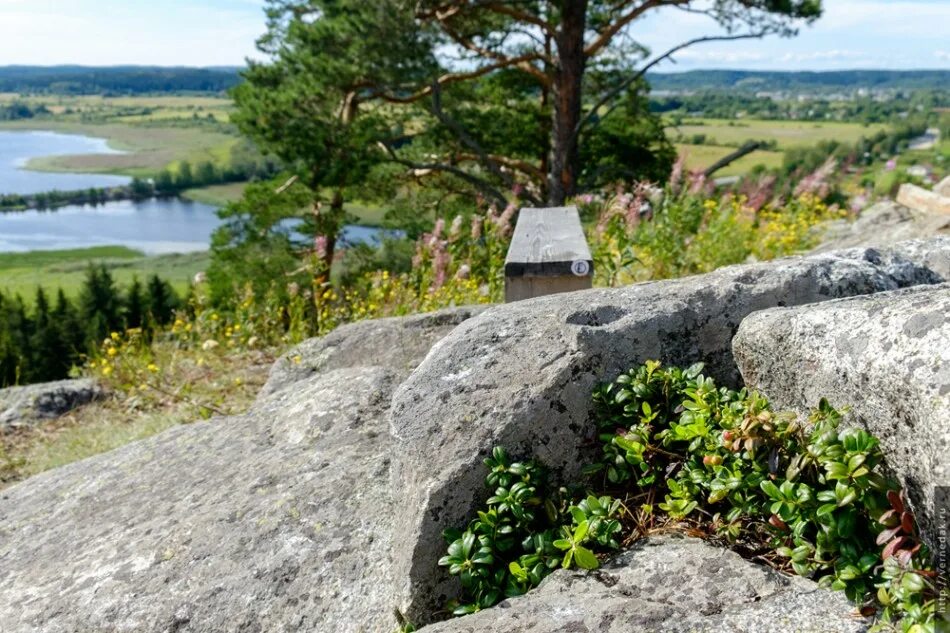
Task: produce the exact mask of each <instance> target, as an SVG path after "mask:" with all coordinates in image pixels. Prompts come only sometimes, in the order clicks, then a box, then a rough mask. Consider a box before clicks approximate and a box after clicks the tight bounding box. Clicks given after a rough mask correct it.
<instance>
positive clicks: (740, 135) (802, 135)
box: [666, 119, 887, 150]
mask: <svg viewBox="0 0 950 633" xmlns="http://www.w3.org/2000/svg"><path fill="white" fill-rule="evenodd" d="M886 129H887V126H886V125H884V124H874V125H862V124H860V123H843V122H840V121H820V122H816V121H767V120H757V119H738V120H733V119H686V120H684V121H683V122H682V123H681V124H680V125H670V126H669V127H667V128H666V131H667V134H668V135H669V136H670V137H671V138H677V137H678V136H680V135H682V137H683V138H684V139H686V140H688V139H690V138H691V137H693V136H695V135H698V134H704V135H705V136H706V140H705V143H706V144H709V145H726V146H734V147H738V146H740V145H742V144H743V143H745V142H746V141H749V140H757V141H775V143H776V147H777V148H778V149H779V150H784V149H789V148H792V147H803V146H810V145H815V144H816V143H819V142H821V141H832V140H834V141H839V142H843V143H854V142H855V141H857V140H858V139H860V138H861V137H862V136H863V137H868V136H871V135H872V134H874V133H876V132H879V131H881V130H886Z"/></svg>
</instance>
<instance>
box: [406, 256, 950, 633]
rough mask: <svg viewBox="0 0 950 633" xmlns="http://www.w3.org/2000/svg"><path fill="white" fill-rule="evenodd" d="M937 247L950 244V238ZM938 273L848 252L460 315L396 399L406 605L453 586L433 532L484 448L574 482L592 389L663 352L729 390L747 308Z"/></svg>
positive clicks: (421, 618)
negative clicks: (499, 449)
mask: <svg viewBox="0 0 950 633" xmlns="http://www.w3.org/2000/svg"><path fill="white" fill-rule="evenodd" d="M934 248H940V249H948V250H950V242H941V243H939V244H937V245H935V246H934ZM918 254H919V253H918ZM935 281H939V276H937V275H936V274H934V273H933V271H931V270H929V269H928V268H926V267H924V266H921V265H918V264H915V263H913V262H911V261H910V260H908V259H907V258H905V257H903V256H902V255H901V254H900V253H899V252H898V251H885V252H878V251H874V250H853V251H846V252H842V253H835V254H825V255H818V256H812V257H807V258H802V257H796V258H788V259H784V260H780V261H775V262H771V263H767V264H755V265H745V266H734V267H729V268H725V269H721V270H719V271H717V272H714V273H711V274H708V275H702V276H696V277H691V278H686V279H680V280H675V281H664V282H656V283H645V284H638V285H634V286H629V287H626V288H620V289H598V290H590V291H582V292H574V293H568V294H562V295H553V296H549V297H541V298H538V299H533V300H529V301H521V302H517V303H512V304H507V305H504V306H498V307H495V308H491V309H489V310H487V311H486V312H483V313H482V314H481V315H479V316H477V317H475V318H472V319H469V320H467V321H465V322H463V323H462V324H461V325H459V326H458V327H457V328H456V329H455V330H454V331H453V332H452V333H451V334H450V335H449V336H447V337H446V338H445V339H443V340H442V341H441V342H440V343H439V344H438V345H437V346H435V347H434V348H433V350H432V352H431V353H430V354H429V355H428V356H427V357H426V359H425V361H423V362H422V364H421V365H420V366H419V367H418V368H417V369H416V371H415V372H413V374H412V375H411V376H410V377H409V379H408V380H407V381H406V382H405V383H403V384H402V385H401V386H400V387H399V389H398V390H397V392H396V394H395V396H394V398H393V406H392V410H391V428H392V433H393V435H394V437H395V440H396V445H395V447H394V450H393V455H394V458H395V467H394V471H393V472H394V489H395V490H398V491H399V492H400V494H401V495H402V497H401V499H400V501H399V503H398V504H397V527H396V529H397V530H398V531H399V533H400V534H401V538H402V539H403V542H404V546H403V547H401V548H399V549H398V550H397V551H396V552H395V557H396V558H395V578H396V580H397V582H399V583H400V586H399V587H398V595H399V596H400V600H401V601H400V604H401V606H402V608H403V610H404V612H406V613H408V614H409V615H410V617H411V618H412V619H415V620H416V621H417V622H422V623H424V622H426V621H428V620H429V619H431V618H432V616H433V614H434V613H435V612H436V611H438V609H439V608H440V607H441V606H442V604H444V601H445V600H446V599H448V598H450V597H452V596H453V595H454V593H455V591H457V589H456V585H455V583H454V582H453V581H452V580H450V579H449V578H448V577H447V575H446V574H445V572H444V570H442V569H440V568H439V567H438V565H437V561H438V558H439V556H440V555H441V553H442V552H443V551H444V543H443V539H442V536H441V533H442V531H443V530H444V529H445V528H447V527H457V526H461V525H463V524H464V523H465V522H466V521H467V520H469V519H470V518H471V517H472V516H473V513H474V509H475V507H476V505H477V504H479V503H481V502H482V501H484V498H485V490H484V487H483V485H482V478H483V477H484V468H483V467H482V465H481V460H482V459H483V458H484V456H485V455H486V454H487V452H488V451H489V450H490V449H491V447H492V446H494V445H503V446H505V447H507V448H508V449H509V450H510V451H511V452H512V453H513V454H515V455H531V456H534V457H537V458H538V459H540V460H541V461H543V462H544V463H545V464H547V465H548V466H549V467H550V468H551V469H552V472H553V473H554V475H555V476H556V477H557V476H560V477H561V478H562V479H563V480H568V481H570V480H577V478H579V477H580V468H581V465H582V464H584V463H589V460H590V459H591V458H592V457H593V454H592V451H593V450H596V442H593V441H592V439H593V437H592V431H593V429H594V425H593V424H592V420H591V416H592V406H591V391H592V389H593V387H594V386H595V384H596V383H598V382H600V381H604V380H610V379H612V378H614V377H615V376H616V375H617V374H619V373H620V372H621V371H623V370H625V369H627V368H629V367H631V366H634V365H637V364H639V363H642V362H644V361H645V360H648V359H660V360H662V361H664V362H666V363H673V364H684V363H693V362H696V361H703V362H705V363H706V367H707V372H708V373H709V374H710V375H712V376H714V377H715V378H716V379H718V380H719V381H720V382H721V383H723V384H727V385H737V384H738V383H739V382H740V376H739V372H738V369H737V368H736V365H735V363H734V361H733V358H732V337H733V335H734V334H735V332H736V329H737V328H738V327H739V323H740V322H741V321H742V319H744V318H745V317H746V316H747V315H749V314H751V313H752V312H756V311H758V310H763V309H765V308H769V307H774V306H783V305H784V306H791V305H800V304H804V303H813V302H817V301H824V300H828V299H834V298H839V297H847V296H853V295H859V294H867V293H874V292H881V291H886V290H893V289H896V288H901V287H905V286H911V285H915V284H920V283H933V282H935Z"/></svg>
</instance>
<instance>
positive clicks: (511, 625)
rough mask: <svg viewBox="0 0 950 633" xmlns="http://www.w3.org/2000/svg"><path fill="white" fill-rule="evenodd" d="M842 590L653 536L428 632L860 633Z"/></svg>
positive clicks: (862, 624)
mask: <svg viewBox="0 0 950 633" xmlns="http://www.w3.org/2000/svg"><path fill="white" fill-rule="evenodd" d="M853 613H854V606H853V605H851V604H850V603H849V602H848V600H847V598H845V596H844V593H843V592H833V591H827V590H824V589H820V588H819V587H818V585H816V584H815V583H814V582H812V581H810V580H805V579H803V578H799V577H787V576H784V575H782V574H780V573H779V572H777V571H775V570H772V569H769V568H767V567H763V566H761V565H757V564H755V563H752V562H749V561H747V560H744V559H743V558H741V557H740V556H739V555H738V554H736V553H735V552H731V551H729V550H726V549H723V548H720V547H715V546H713V545H710V544H707V543H705V542H703V541H701V540H699V539H695V538H686V537H680V536H674V535H670V536H660V537H651V538H649V539H645V540H643V541H639V542H638V543H636V544H635V545H634V546H633V548H632V549H630V550H628V551H626V552H624V553H622V554H620V555H618V556H617V557H616V558H614V559H613V560H611V561H610V562H608V563H607V564H606V565H604V566H603V567H601V568H600V569H598V570H595V571H593V572H585V571H579V570H569V571H566V570H560V571H557V572H555V573H553V574H551V575H550V576H548V577H547V578H545V579H544V581H543V582H542V583H541V585H540V586H539V587H538V588H537V589H535V590H534V591H532V592H530V593H528V594H526V595H524V596H520V597H518V598H511V599H509V600H506V601H505V602H502V603H501V604H499V605H497V606H496V607H494V608H491V609H486V610H485V611H480V612H478V613H475V614H473V615H467V616H464V617H461V618H455V619H452V620H448V621H445V622H440V623H438V624H434V625H431V626H427V627H423V628H422V629H421V631H424V632H425V633H509V632H511V631H519V632H523V633H529V632H536V633H629V632H631V631H649V632H650V633H674V632H676V633H686V632H693V631H695V632H697V633H699V632H701V633H739V632H743V633H753V632H755V633H760V632H761V633H766V632H772V631H774V632H776V633H778V632H787V631H796V632H798V633H846V632H847V633H858V632H860V631H866V630H867V627H868V621H867V620H864V619H862V618H859V617H854V616H853Z"/></svg>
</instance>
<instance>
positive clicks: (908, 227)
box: [814, 200, 950, 253]
mask: <svg viewBox="0 0 950 633" xmlns="http://www.w3.org/2000/svg"><path fill="white" fill-rule="evenodd" d="M822 231H823V239H822V243H821V244H820V245H819V246H818V247H817V248H816V249H815V250H814V252H817V253H827V252H829V251H834V250H840V249H842V248H853V247H859V246H860V247H868V246H876V247H883V246H890V245H893V244H896V243H897V242H903V241H906V240H911V239H921V238H930V237H933V236H937V235H946V236H950V216H947V215H945V214H935V213H926V212H923V211H918V210H916V209H911V208H910V207H906V206H904V205H902V204H898V203H897V202H892V201H890V200H884V201H882V202H878V203H877V204H875V205H874V206H872V207H869V208H867V209H865V210H864V211H862V212H861V214H860V215H859V216H858V217H857V219H856V220H854V221H853V222H852V221H848V220H839V221H837V222H832V223H829V224H826V225H825V226H824V227H823V228H822Z"/></svg>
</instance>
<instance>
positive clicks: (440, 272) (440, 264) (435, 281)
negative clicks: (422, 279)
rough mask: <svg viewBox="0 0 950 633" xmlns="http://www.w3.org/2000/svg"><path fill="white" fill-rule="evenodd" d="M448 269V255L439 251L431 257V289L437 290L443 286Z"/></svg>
mask: <svg viewBox="0 0 950 633" xmlns="http://www.w3.org/2000/svg"><path fill="white" fill-rule="evenodd" d="M448 268H449V254H448V253H446V252H445V251H444V250H442V249H439V250H437V251H436V252H435V255H434V256H433V257H432V289H433V290H438V289H439V288H441V287H442V286H443V285H445V277H446V273H447V272H448Z"/></svg>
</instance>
